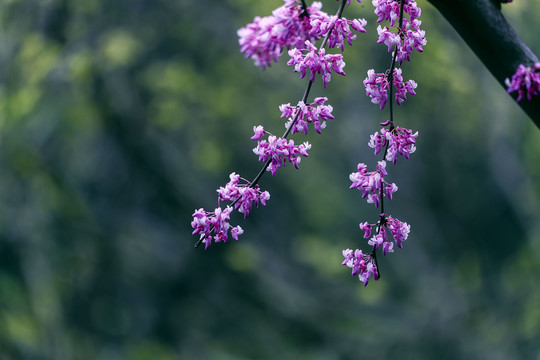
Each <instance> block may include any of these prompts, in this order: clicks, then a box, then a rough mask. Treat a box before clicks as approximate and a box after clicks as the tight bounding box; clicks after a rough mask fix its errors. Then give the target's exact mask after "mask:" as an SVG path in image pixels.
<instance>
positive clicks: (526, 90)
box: [505, 62, 540, 101]
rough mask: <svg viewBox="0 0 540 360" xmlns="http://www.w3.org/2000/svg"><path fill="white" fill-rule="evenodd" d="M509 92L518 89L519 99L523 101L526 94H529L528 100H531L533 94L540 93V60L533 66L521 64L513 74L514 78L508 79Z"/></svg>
mask: <svg viewBox="0 0 540 360" xmlns="http://www.w3.org/2000/svg"><path fill="white" fill-rule="evenodd" d="M505 82H506V86H508V90H507V92H508V93H513V92H515V91H517V93H518V97H517V99H516V100H517V101H521V99H523V97H524V95H525V94H527V100H529V101H530V100H531V99H532V96H533V95H538V94H539V93H540V62H537V63H535V64H534V65H533V66H529V67H526V66H524V65H522V64H520V65H519V66H518V68H517V70H516V73H515V74H514V75H512V79H511V80H510V79H508V78H507V79H506V81H505Z"/></svg>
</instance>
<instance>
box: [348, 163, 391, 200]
mask: <svg viewBox="0 0 540 360" xmlns="http://www.w3.org/2000/svg"><path fill="white" fill-rule="evenodd" d="M357 170H358V171H357V172H354V173H351V174H350V175H349V179H350V180H351V182H352V184H351V186H350V187H349V189H358V190H360V191H362V199H365V198H366V197H367V202H368V203H369V204H373V205H375V207H379V203H380V200H381V196H386V197H388V198H389V199H390V200H391V199H392V194H393V193H395V192H396V191H397V190H398V187H397V185H396V184H394V183H391V184H390V183H388V182H386V181H385V180H384V177H385V176H386V175H388V173H387V172H386V161H384V160H382V161H379V162H378V163H377V169H376V170H375V171H369V172H368V171H367V165H366V164H364V163H359V164H358V167H357Z"/></svg>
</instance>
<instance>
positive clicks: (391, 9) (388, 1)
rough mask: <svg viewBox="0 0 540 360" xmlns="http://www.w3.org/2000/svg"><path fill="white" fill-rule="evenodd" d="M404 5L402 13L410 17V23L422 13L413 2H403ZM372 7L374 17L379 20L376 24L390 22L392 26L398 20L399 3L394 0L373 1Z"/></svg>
mask: <svg viewBox="0 0 540 360" xmlns="http://www.w3.org/2000/svg"><path fill="white" fill-rule="evenodd" d="M404 1H405V5H404V8H403V12H404V13H406V14H409V15H410V18H411V21H413V20H414V19H416V18H418V17H420V15H421V13H422V11H421V9H420V8H419V7H418V6H417V5H416V1H414V0H404ZM372 3H373V6H375V11H374V12H375V15H377V16H378V17H379V18H378V19H377V22H381V21H385V20H388V21H390V26H394V24H395V22H396V20H397V19H398V18H399V7H400V3H399V1H395V0H373V1H372Z"/></svg>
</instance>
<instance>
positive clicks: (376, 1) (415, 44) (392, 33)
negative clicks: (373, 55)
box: [373, 0, 427, 65]
mask: <svg viewBox="0 0 540 360" xmlns="http://www.w3.org/2000/svg"><path fill="white" fill-rule="evenodd" d="M373 5H374V6H375V14H376V15H378V16H379V19H378V20H377V22H381V21H384V20H388V21H390V28H389V27H387V26H385V27H381V26H380V25H379V26H378V27H377V32H378V33H379V40H378V41H377V42H378V43H384V44H386V45H387V46H388V51H392V48H393V46H394V45H396V49H397V54H396V60H397V61H398V63H399V64H400V65H401V63H402V62H403V60H407V61H409V60H410V55H411V53H412V51H413V50H416V51H418V52H422V51H424V49H423V46H425V45H426V44H427V40H426V32H425V31H424V30H421V29H420V25H421V24H422V22H421V21H420V20H418V19H417V18H418V17H420V14H421V10H420V8H419V7H418V6H417V5H416V2H415V1H413V0H408V1H406V2H405V5H404V9H403V11H404V13H405V14H409V18H410V20H407V19H406V18H405V17H404V18H403V20H402V25H401V28H398V27H397V25H396V21H397V20H398V19H399V7H400V3H399V2H397V1H393V0H373Z"/></svg>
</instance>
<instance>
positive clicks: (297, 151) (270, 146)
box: [251, 125, 311, 175]
mask: <svg viewBox="0 0 540 360" xmlns="http://www.w3.org/2000/svg"><path fill="white" fill-rule="evenodd" d="M253 131H254V133H255V135H253V137H252V138H251V139H252V140H259V139H261V138H262V137H263V136H264V134H265V133H267V134H269V136H268V140H259V141H258V142H257V147H256V148H254V149H253V152H254V153H255V155H258V156H259V161H263V162H266V161H268V160H270V164H269V165H268V168H267V170H268V171H270V172H271V173H272V175H275V174H276V171H277V169H279V168H280V167H282V166H284V165H285V164H286V163H287V161H288V162H290V163H292V164H293V165H294V167H295V168H297V169H298V166H299V164H300V161H301V160H302V158H301V157H300V155H302V156H304V157H308V153H307V151H308V150H309V149H311V144H310V143H308V142H304V143H303V144H300V145H298V146H297V145H295V144H294V141H293V140H289V141H287V139H285V138H282V137H277V136H275V135H272V134H271V133H269V132H268V131H265V130H264V128H263V127H262V126H260V125H259V126H255V127H253Z"/></svg>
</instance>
